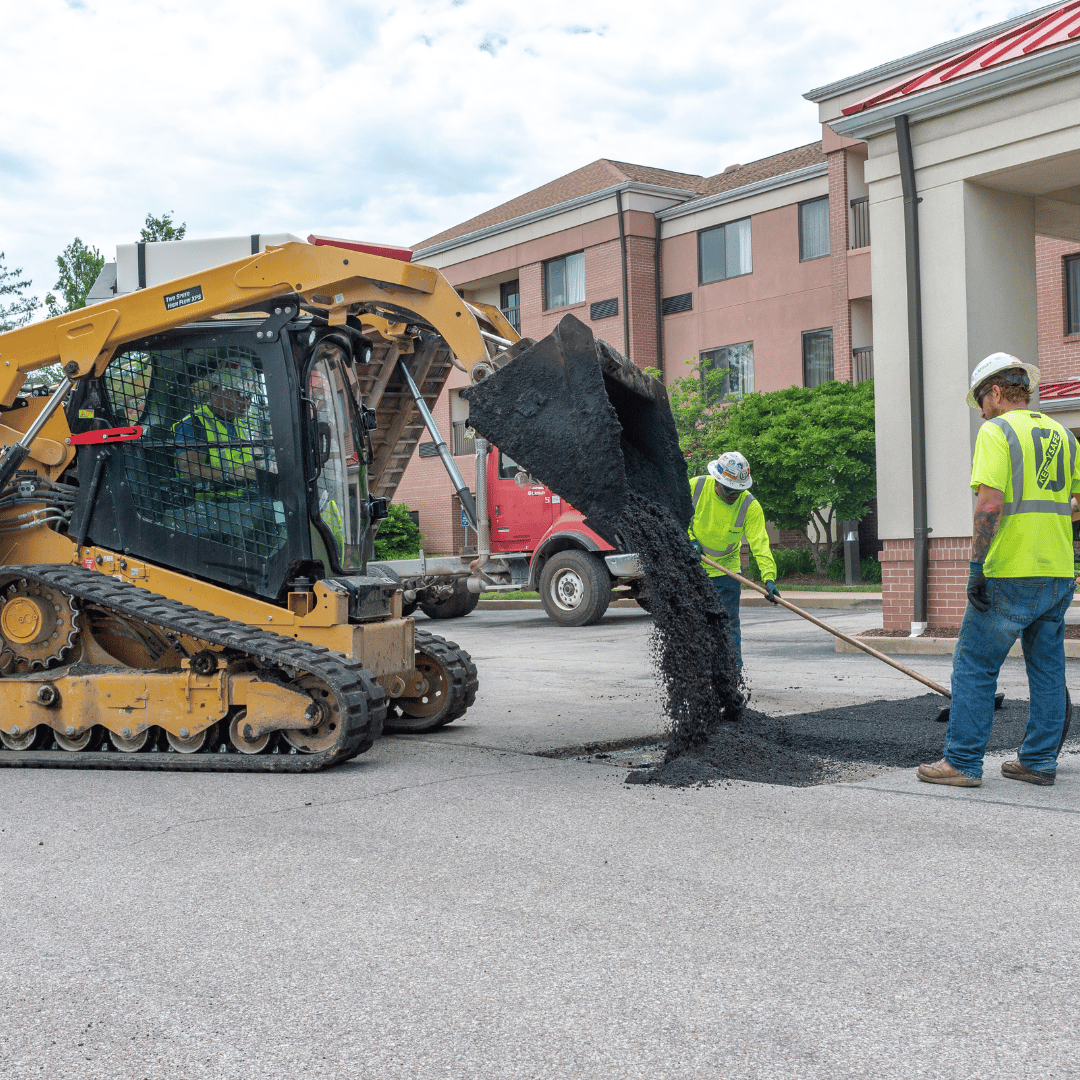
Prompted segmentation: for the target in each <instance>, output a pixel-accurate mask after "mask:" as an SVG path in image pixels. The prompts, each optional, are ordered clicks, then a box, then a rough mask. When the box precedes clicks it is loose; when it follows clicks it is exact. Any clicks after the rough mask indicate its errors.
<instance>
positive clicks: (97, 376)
mask: <svg viewBox="0 0 1080 1080" xmlns="http://www.w3.org/2000/svg"><path fill="white" fill-rule="evenodd" d="M516 337H517V336H516V335H515V334H514V332H513V330H512V329H511V328H510V326H509V324H508V323H507V322H506V320H505V319H504V318H503V317H502V315H501V313H499V312H498V310H497V309H494V308H487V307H483V306H474V305H470V304H468V303H466V302H465V301H464V300H462V299H461V298H460V297H459V296H458V295H457V294H456V293H455V292H454V290H453V289H452V288H451V287H450V285H449V284H448V283H447V282H446V280H445V279H444V278H443V277H442V275H441V274H440V273H439V272H438V271H437V270H434V269H432V268H429V267H424V266H419V265H415V264H411V263H407V262H402V261H399V260H398V259H393V258H384V257H380V256H378V255H373V254H369V253H366V252H364V251H361V250H353V249H350V248H346V247H337V246H333V245H330V244H321V245H315V244H310V245H309V244H303V243H286V244H283V245H281V246H279V247H271V248H267V250H266V251H264V252H262V253H260V254H253V255H252V256H251V257H249V258H244V259H240V260H237V261H235V262H231V263H227V264H225V265H222V266H217V267H215V268H213V269H210V270H205V271H200V272H198V273H195V274H191V275H189V276H187V277H183V278H180V279H178V280H175V281H172V282H169V283H168V284H165V285H157V286H152V287H147V288H141V289H139V290H138V291H136V292H132V293H129V294H127V295H118V296H116V297H115V298H114V299H112V300H107V301H105V302H103V303H98V304H95V305H94V306H92V307H88V308H84V309H81V310H79V311H76V312H73V313H71V314H67V315H63V316H59V317H57V318H53V319H49V320H46V321H43V322H40V323H35V324H32V325H30V326H27V327H23V328H21V329H18V330H15V331H11V332H9V333H6V334H0V443H3V444H4V449H3V452H2V456H0V765H8V766H12V765H16V766H20V765H21V766H62V767H90V768H172V769H244V770H256V771H257V770H263V771H307V770H313V769H320V768H324V767H327V766H329V765H333V764H335V763H337V762H340V761H344V760H347V759H348V758H351V757H353V756H355V755H356V754H359V753H362V752H364V751H365V750H367V749H368V748H370V746H371V745H372V743H373V741H374V739H375V738H376V737H377V736H378V735H379V734H380V732H381V730H382V729H383V728H384V726H385V727H386V728H388V729H391V730H397V731H429V730H433V729H435V728H438V727H441V726H443V725H445V724H448V723H450V722H451V721H453V720H455V719H456V718H458V717H460V716H462V715H463V714H464V712H465V711H466V710H467V709H468V708H469V706H470V705H471V704H472V703H473V701H474V699H475V696H476V690H477V677H476V668H475V666H474V665H473V663H472V661H471V659H470V658H469V656H468V654H467V653H466V652H464V651H463V650H461V649H459V648H458V647H457V646H456V645H455V644H454V643H453V642H449V641H446V640H444V639H443V638H440V637H438V636H436V635H434V634H430V633H427V632H425V631H422V630H420V629H417V628H416V627H415V626H414V624H413V620H412V619H411V618H407V617H402V606H401V605H402V594H401V591H400V587H399V585H398V584H397V583H396V582H395V581H393V580H388V579H387V578H386V577H384V576H381V575H378V574H377V572H376V571H375V570H374V569H373V570H372V572H371V573H370V574H369V573H368V572H367V570H368V560H369V558H370V556H371V552H372V537H373V532H374V528H375V526H376V523H377V522H378V520H379V519H380V518H381V517H382V516H385V513H386V505H387V502H388V500H389V498H390V497H391V495H392V494H393V491H394V489H395V488H396V486H397V482H398V480H399V479H400V476H401V473H402V472H403V471H404V468H405V465H406V464H407V462H408V460H409V458H410V456H411V454H412V452H413V450H414V449H415V446H416V443H417V441H418V438H419V436H420V433H421V432H422V430H423V426H424V423H425V422H428V423H430V413H429V411H428V407H429V406H430V405H432V404H433V403H434V401H435V399H436V398H437V396H438V394H439V392H440V390H441V389H442V386H443V384H444V382H445V380H446V376H447V374H448V372H449V369H450V366H451V364H454V363H456V364H458V365H459V366H463V367H464V368H465V370H467V371H469V372H470V373H471V375H472V379H473V381H474V382H476V383H479V382H481V381H482V380H483V379H484V378H485V377H487V376H489V375H492V374H494V373H495V372H496V371H497V369H499V368H500V367H501V366H502V365H504V364H505V363H506V362H507V360H508V358H509V357H510V355H511V352H512V351H513V350H511V348H510V347H511V346H512V345H513V344H514V343H515V342H516ZM590 342H591V335H590ZM523 345H525V343H519V344H518V345H517V351H519V352H520V351H522V346H523ZM525 351H526V352H528V350H527V349H526V350H525ZM598 359H599V357H598V354H597V351H596V349H595V348H591V351H590V348H586V349H585V351H584V353H583V354H582V356H581V358H580V361H581V363H582V364H584V365H585V366H586V367H588V366H590V365H592V366H595V365H596V364H597V362H598ZM511 362H514V361H511ZM624 363H625V362H624ZM51 364H59V365H60V366H61V371H62V378H61V380H60V383H59V386H57V387H55V389H51V388H50V389H47V388H43V387H35V388H32V389H29V390H28V389H27V376H28V375H30V374H31V373H33V372H35V371H40V370H41V369H42V368H45V367H46V366H48V365H51ZM627 366H628V368H629V367H631V366H630V365H627ZM611 367H612V365H611V364H610V363H609V364H608V365H607V367H606V368H605V375H604V382H608V381H610V378H611V372H609V371H608V368H611ZM616 367H617V365H616ZM613 370H614V369H613ZM640 379H641V376H640V373H638V372H637V371H636V369H634V370H633V375H632V376H629V375H628V377H627V379H626V387H628V388H629V389H626V388H624V389H623V391H622V392H621V393H622V394H623V396H624V397H625V395H626V393H631V394H632V393H633V392H634V391H635V390H636V389H638V388H639V382H640ZM595 381H596V383H597V384H598V385H600V384H601V380H600V379H599V376H597V379H596V380H595ZM616 381H618V380H617V379H616ZM600 393H601V395H602V394H603V390H602V389H601V390H600ZM661 394H662V389H661ZM608 411H609V413H610V416H609V417H608V419H609V421H610V422H613V423H615V424H616V426H618V423H619V422H620V419H619V418H618V417H617V416H616V412H615V410H614V409H612V408H611V407H610V406H609V407H608ZM622 412H625V407H624V406H623V405H620V416H621V413H622ZM525 424H526V426H528V421H527V420H526V421H525ZM519 434H520V433H519ZM535 435H536V438H537V439H538V440H541V441H543V440H544V439H545V438H547V437H548V436H547V433H546V432H545V431H543V430H539V429H538V430H537V431H536V432H535ZM616 441H617V438H616ZM451 471H452V475H453V473H454V472H456V470H451ZM684 471H685V470H684ZM455 484H456V486H457V487H458V489H459V494H460V495H461V497H462V501H463V504H464V505H466V507H467V508H468V507H469V506H470V505H471V498H470V497H469V493H468V490H467V488H465V487H464V484H463V482H461V480H460V476H458V477H457V479H456V480H455ZM683 486H684V487H685V484H684V485H683ZM582 509H583V510H584V509H586V507H585V506H584V505H583V506H582Z"/></svg>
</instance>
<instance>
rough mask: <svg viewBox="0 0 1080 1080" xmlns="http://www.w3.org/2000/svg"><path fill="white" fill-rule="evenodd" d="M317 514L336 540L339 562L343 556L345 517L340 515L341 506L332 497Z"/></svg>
mask: <svg viewBox="0 0 1080 1080" xmlns="http://www.w3.org/2000/svg"><path fill="white" fill-rule="evenodd" d="M319 516H320V517H321V518H322V520H323V524H324V525H325V526H326V527H327V528H328V529H329V530H330V532H331V533H332V534H333V537H334V539H335V540H336V541H337V547H338V561H339V562H340V561H341V560H342V559H344V558H345V519H344V518H343V517H342V516H341V507H339V506H338V504H337V503H336V502H335V501H334V500H333V499H330V500H329V502H327V504H326V506H325V507H324V508H323V512H322V513H321V514H320V515H319Z"/></svg>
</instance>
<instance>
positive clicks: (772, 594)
mask: <svg viewBox="0 0 1080 1080" xmlns="http://www.w3.org/2000/svg"><path fill="white" fill-rule="evenodd" d="M779 595H780V590H779V589H778V588H777V587H776V582H775V581H766V582H765V599H766V600H768V601H769V603H770V604H775V603H776V598H777V597H778V596H779Z"/></svg>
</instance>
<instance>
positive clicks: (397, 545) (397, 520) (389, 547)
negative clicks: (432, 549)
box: [375, 503, 423, 560]
mask: <svg viewBox="0 0 1080 1080" xmlns="http://www.w3.org/2000/svg"><path fill="white" fill-rule="evenodd" d="M422 540H423V537H421V535H420V527H419V526H418V525H417V524H416V522H414V521H413V519H412V518H411V517H410V516H409V508H408V507H407V506H406V505H405V504H404V503H391V504H390V513H389V515H388V516H387V517H385V518H383V520H382V521H380V522H379V531H378V532H377V533H376V534H375V558H376V560H380V559H412V558H414V557H415V556H417V555H419V554H420V544H421V541H422Z"/></svg>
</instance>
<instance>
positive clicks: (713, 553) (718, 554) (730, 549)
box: [698, 540, 739, 559]
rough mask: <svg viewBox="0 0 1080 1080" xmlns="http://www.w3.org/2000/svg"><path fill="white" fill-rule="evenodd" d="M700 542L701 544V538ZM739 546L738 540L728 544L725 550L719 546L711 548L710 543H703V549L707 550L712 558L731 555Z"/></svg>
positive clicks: (706, 552) (707, 553)
mask: <svg viewBox="0 0 1080 1080" xmlns="http://www.w3.org/2000/svg"><path fill="white" fill-rule="evenodd" d="M698 543H699V544H701V541H700V540H699V541H698ZM738 546H739V545H738V542H737V541H736V542H735V543H734V544H728V546H727V547H726V548H724V550H723V551H720V550H719V549H717V548H711V547H709V546H708V544H701V549H702V550H703V551H704V552H705V554H706V555H709V556H711V557H712V558H716V559H719V558H722V557H723V556H724V555H730V554H731V553H732V552H733V551H734V550H735V549H736V548H737V547H738Z"/></svg>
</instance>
